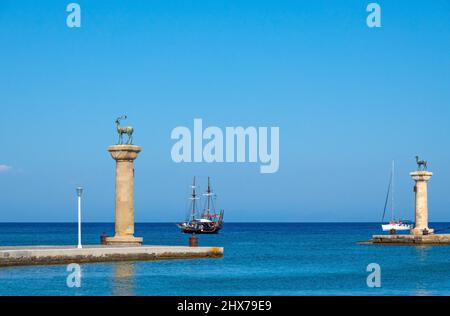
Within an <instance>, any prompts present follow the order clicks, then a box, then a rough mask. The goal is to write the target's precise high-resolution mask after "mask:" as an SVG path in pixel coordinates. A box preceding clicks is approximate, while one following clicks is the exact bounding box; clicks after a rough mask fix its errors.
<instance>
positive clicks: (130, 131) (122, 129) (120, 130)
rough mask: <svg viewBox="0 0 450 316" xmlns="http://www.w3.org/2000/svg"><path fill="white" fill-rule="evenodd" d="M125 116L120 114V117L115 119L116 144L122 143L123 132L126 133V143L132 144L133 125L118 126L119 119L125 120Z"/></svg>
mask: <svg viewBox="0 0 450 316" xmlns="http://www.w3.org/2000/svg"><path fill="white" fill-rule="evenodd" d="M126 119H127V116H126V115H122V116H120V117H118V118H117V119H116V128H117V133H118V134H119V142H118V145H122V144H123V137H122V135H123V134H127V136H128V139H127V142H126V144H133V127H131V126H123V127H122V126H120V121H121V120H126Z"/></svg>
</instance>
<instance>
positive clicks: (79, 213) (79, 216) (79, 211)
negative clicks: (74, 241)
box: [77, 187, 83, 248]
mask: <svg viewBox="0 0 450 316" xmlns="http://www.w3.org/2000/svg"><path fill="white" fill-rule="evenodd" d="M81 193H83V188H82V187H78V188H77V196H78V247H77V248H83V247H82V246H81Z"/></svg>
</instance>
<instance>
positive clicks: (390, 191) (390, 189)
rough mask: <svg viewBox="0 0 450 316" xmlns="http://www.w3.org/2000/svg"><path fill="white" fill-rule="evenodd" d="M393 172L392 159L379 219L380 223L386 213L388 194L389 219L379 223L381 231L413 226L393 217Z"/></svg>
mask: <svg viewBox="0 0 450 316" xmlns="http://www.w3.org/2000/svg"><path fill="white" fill-rule="evenodd" d="M394 172H395V163H394V161H392V169H391V177H390V180H389V186H388V192H387V195H386V201H385V203H384V210H383V217H382V219H381V222H382V223H383V222H384V216H385V215H386V207H387V205H388V201H389V195H390V196H391V220H390V221H389V223H387V224H381V228H382V229H383V231H392V230H395V231H397V230H410V229H412V228H413V225H412V224H410V223H408V222H405V221H401V220H395V217H394Z"/></svg>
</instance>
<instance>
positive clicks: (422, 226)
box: [409, 171, 433, 235]
mask: <svg viewBox="0 0 450 316" xmlns="http://www.w3.org/2000/svg"><path fill="white" fill-rule="evenodd" d="M409 175H410V176H411V177H412V178H413V180H414V181H415V182H416V185H415V186H414V192H415V194H416V212H415V214H416V215H415V226H414V228H413V229H412V230H411V234H412V235H424V232H425V234H431V233H433V230H432V229H430V228H429V227H428V190H427V185H428V181H429V180H430V179H431V177H432V176H433V173H432V172H428V171H414V172H411V173H410V174H409Z"/></svg>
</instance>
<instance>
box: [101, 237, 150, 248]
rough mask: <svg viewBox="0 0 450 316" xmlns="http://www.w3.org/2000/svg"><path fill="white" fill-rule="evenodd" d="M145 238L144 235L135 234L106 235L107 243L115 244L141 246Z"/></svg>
mask: <svg viewBox="0 0 450 316" xmlns="http://www.w3.org/2000/svg"><path fill="white" fill-rule="evenodd" d="M143 241H144V239H143V238H142V237H134V236H114V237H106V238H105V245H114V246H141V245H142V242H143Z"/></svg>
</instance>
